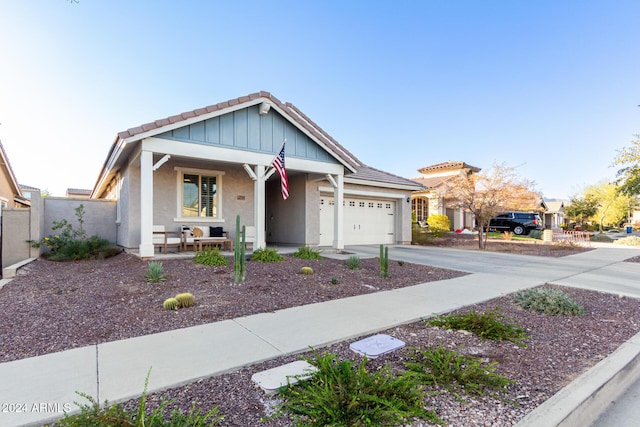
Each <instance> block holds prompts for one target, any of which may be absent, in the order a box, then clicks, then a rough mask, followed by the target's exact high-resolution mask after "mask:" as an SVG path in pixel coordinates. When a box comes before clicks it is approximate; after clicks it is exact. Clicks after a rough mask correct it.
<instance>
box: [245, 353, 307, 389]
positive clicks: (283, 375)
mask: <svg viewBox="0 0 640 427" xmlns="http://www.w3.org/2000/svg"><path fill="white" fill-rule="evenodd" d="M317 370H318V368H316V367H315V366H313V365H312V364H310V363H309V362H307V361H304V360H297V361H295V362H291V363H287V364H286V365H282V366H278V367H276V368H272V369H267V370H266V371H262V372H256V373H255V374H253V375H252V376H251V381H253V382H254V383H256V384H257V385H258V386H260V388H261V389H262V390H264V391H265V392H267V393H272V392H274V391H276V390H277V389H279V388H280V387H282V386H285V385H287V384H295V383H297V382H298V381H300V380H306V379H309V378H311V376H312V375H313V373H314V372H316V371H317Z"/></svg>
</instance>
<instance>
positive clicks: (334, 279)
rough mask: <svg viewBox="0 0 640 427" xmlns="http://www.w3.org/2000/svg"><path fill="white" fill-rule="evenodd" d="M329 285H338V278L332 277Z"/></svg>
mask: <svg viewBox="0 0 640 427" xmlns="http://www.w3.org/2000/svg"><path fill="white" fill-rule="evenodd" d="M331 284H332V285H337V284H338V278H337V277H332V278H331Z"/></svg>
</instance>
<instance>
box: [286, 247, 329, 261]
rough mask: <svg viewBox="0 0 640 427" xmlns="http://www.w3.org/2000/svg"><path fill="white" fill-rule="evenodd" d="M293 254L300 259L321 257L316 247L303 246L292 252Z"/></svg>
mask: <svg viewBox="0 0 640 427" xmlns="http://www.w3.org/2000/svg"><path fill="white" fill-rule="evenodd" d="M293 256H294V257H296V258H300V259H322V255H320V251H319V250H317V249H313V248H310V247H308V246H303V247H301V248H298V250H297V251H295V252H294V253H293Z"/></svg>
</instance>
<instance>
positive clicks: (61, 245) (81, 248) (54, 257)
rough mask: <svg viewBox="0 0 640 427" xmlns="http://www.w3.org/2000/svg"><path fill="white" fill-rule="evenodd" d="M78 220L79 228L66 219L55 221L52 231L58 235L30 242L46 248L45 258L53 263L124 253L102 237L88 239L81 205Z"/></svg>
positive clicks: (100, 257)
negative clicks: (47, 250) (75, 227)
mask: <svg viewBox="0 0 640 427" xmlns="http://www.w3.org/2000/svg"><path fill="white" fill-rule="evenodd" d="M75 211H76V218H77V222H78V225H79V227H78V228H77V229H74V228H73V225H71V224H70V223H69V222H68V221H67V220H66V219H63V220H62V221H53V226H52V227H51V230H53V231H58V230H59V232H58V233H57V234H54V235H51V236H46V237H44V238H42V239H41V240H40V241H39V242H34V241H32V240H30V241H29V243H31V246H32V247H34V248H39V247H41V246H45V247H46V248H47V249H49V252H47V253H46V254H44V256H45V257H46V258H48V259H50V260H51V261H75V260H84V259H102V258H107V257H110V256H113V255H116V254H119V253H120V252H122V249H120V248H119V247H118V246H116V245H114V244H112V243H111V242H109V241H108V240H106V239H103V238H102V237H100V236H97V235H94V236H91V237H89V238H87V233H86V231H85V230H84V228H83V224H84V206H83V205H79V206H78V207H77V208H76V209H75Z"/></svg>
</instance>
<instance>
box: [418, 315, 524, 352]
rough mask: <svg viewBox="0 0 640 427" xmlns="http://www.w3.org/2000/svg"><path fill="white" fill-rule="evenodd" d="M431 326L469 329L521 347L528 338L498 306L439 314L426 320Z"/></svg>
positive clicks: (491, 338)
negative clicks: (479, 311) (445, 314)
mask: <svg viewBox="0 0 640 427" xmlns="http://www.w3.org/2000/svg"><path fill="white" fill-rule="evenodd" d="M427 323H428V324H429V325H431V326H440V327H443V328H447V329H453V330H460V329H463V330H465V331H469V332H472V333H474V334H475V335H477V336H479V337H482V338H486V339H490V340H495V341H511V342H513V343H514V344H517V345H519V346H521V347H526V344H525V343H524V342H523V340H525V339H527V338H529V335H527V334H526V332H525V331H524V329H522V328H521V327H519V326H517V325H515V324H513V323H511V322H510V320H509V319H507V318H506V317H505V316H504V315H503V314H502V313H501V310H500V308H495V309H493V310H487V311H485V312H483V313H478V312H477V311H475V310H474V309H470V310H469V311H468V312H467V313H457V314H452V315H449V316H439V317H436V318H435V319H431V320H427Z"/></svg>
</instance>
